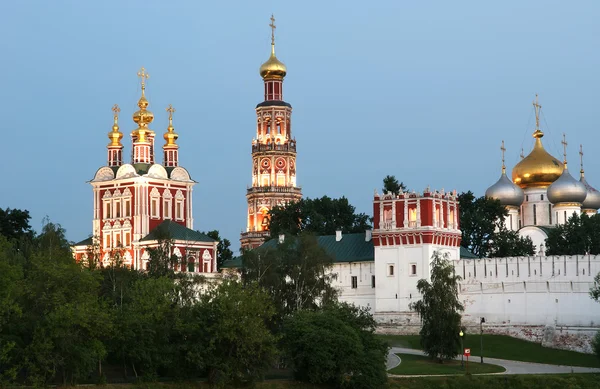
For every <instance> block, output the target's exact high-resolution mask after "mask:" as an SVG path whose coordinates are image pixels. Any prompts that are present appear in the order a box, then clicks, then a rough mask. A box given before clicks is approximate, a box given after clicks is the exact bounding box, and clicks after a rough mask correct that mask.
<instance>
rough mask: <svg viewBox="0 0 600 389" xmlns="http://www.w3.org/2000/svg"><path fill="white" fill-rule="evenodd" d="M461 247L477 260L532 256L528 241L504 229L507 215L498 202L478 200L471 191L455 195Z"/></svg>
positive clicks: (533, 249) (479, 198)
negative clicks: (458, 213) (456, 197)
mask: <svg viewBox="0 0 600 389" xmlns="http://www.w3.org/2000/svg"><path fill="white" fill-rule="evenodd" d="M458 203H459V208H460V230H461V232H462V238H461V246H463V247H465V248H467V249H468V250H469V251H471V252H472V253H473V254H475V255H477V256H478V257H479V258H485V257H514V256H523V255H533V254H534V253H535V247H534V246H533V242H531V239H530V238H523V237H520V236H519V235H518V234H517V233H516V232H514V231H509V230H508V229H506V227H505V226H504V218H505V217H506V216H507V215H508V211H507V210H506V208H504V206H503V205H502V204H500V201H498V200H495V199H492V198H489V197H485V196H482V197H478V198H476V197H475V195H473V193H472V192H471V191H468V192H464V193H461V194H460V195H458Z"/></svg>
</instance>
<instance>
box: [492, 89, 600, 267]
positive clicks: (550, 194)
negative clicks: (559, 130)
mask: <svg viewBox="0 0 600 389" xmlns="http://www.w3.org/2000/svg"><path fill="white" fill-rule="evenodd" d="M533 106H534V108H535V122H536V126H535V131H534V132H533V137H534V138H535V144H534V146H533V150H531V152H530V153H529V155H527V156H526V157H525V156H523V155H521V157H522V159H521V161H520V162H519V163H518V164H517V165H516V166H515V167H514V169H513V171H512V181H511V180H510V179H509V178H508V177H507V175H506V166H505V165H504V151H505V148H504V142H502V147H501V150H502V174H501V175H500V179H498V181H497V182H496V183H495V184H494V185H492V186H490V187H489V188H488V189H487V191H486V192H485V195H486V196H487V197H491V198H494V199H497V200H499V201H500V203H501V204H502V205H503V206H504V207H506V210H507V211H508V216H507V217H506V220H505V223H504V224H505V227H506V228H507V229H509V230H513V231H518V233H519V235H520V236H527V237H530V238H531V240H532V241H533V244H534V245H535V247H536V250H537V253H538V254H540V255H543V254H544V242H545V240H546V238H548V228H552V227H553V226H556V225H559V224H564V223H566V222H567V221H568V219H569V218H570V217H571V216H573V214H577V215H580V214H581V213H587V214H590V215H593V214H595V213H597V212H598V208H600V192H598V191H597V190H596V189H594V188H593V187H592V186H591V185H590V184H588V182H587V181H586V180H585V177H584V171H583V150H582V148H581V146H580V149H579V150H580V151H579V154H580V157H581V169H580V178H579V181H577V180H576V179H575V178H574V177H573V176H572V175H571V173H570V172H569V169H568V167H567V149H566V146H567V141H566V139H565V136H564V134H563V140H562V144H563V146H564V154H563V161H562V163H561V162H560V161H558V160H557V159H556V158H554V157H553V156H552V155H550V154H549V153H548V152H547V151H546V150H545V149H544V146H543V145H542V137H543V136H544V133H543V132H542V131H541V130H540V110H541V106H540V104H539V103H538V100H537V96H536V100H535V101H534V103H533Z"/></svg>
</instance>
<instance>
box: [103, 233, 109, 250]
mask: <svg viewBox="0 0 600 389" xmlns="http://www.w3.org/2000/svg"><path fill="white" fill-rule="evenodd" d="M104 248H106V249H109V248H110V233H108V234H106V235H104Z"/></svg>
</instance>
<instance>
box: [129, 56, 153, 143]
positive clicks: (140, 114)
mask: <svg viewBox="0 0 600 389" xmlns="http://www.w3.org/2000/svg"><path fill="white" fill-rule="evenodd" d="M138 77H140V79H141V81H142V96H141V97H140V99H139V100H138V107H139V108H140V109H139V111H136V112H135V113H134V114H133V121H134V122H135V123H136V124H137V125H138V128H137V129H135V130H134V131H133V132H132V134H131V135H132V136H136V137H137V140H138V142H146V141H147V139H146V136H147V135H149V134H154V132H153V131H152V130H150V129H149V128H148V124H150V123H152V121H153V120H154V114H153V113H152V112H150V111H148V109H147V108H148V100H147V99H146V80H147V79H149V78H150V75H149V74H148V73H147V72H146V69H144V68H141V69H140V71H139V72H138Z"/></svg>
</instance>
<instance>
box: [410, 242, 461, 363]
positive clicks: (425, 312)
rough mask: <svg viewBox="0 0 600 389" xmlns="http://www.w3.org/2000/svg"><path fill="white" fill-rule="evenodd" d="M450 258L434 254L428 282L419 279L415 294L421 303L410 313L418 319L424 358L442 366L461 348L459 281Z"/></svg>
mask: <svg viewBox="0 0 600 389" xmlns="http://www.w3.org/2000/svg"><path fill="white" fill-rule="evenodd" d="M448 258H449V255H448V254H447V253H445V254H444V255H440V253H439V252H438V251H436V252H434V254H433V256H432V261H431V282H430V281H428V280H426V279H420V280H419V281H418V282H417V290H418V291H419V293H420V294H421V295H422V298H421V300H419V301H417V302H415V303H411V304H410V309H412V310H414V311H416V312H417V313H418V314H419V316H420V317H421V323H422V327H421V331H420V333H419V334H420V339H421V346H422V347H423V350H424V351H425V353H426V354H427V355H429V356H430V357H431V358H434V359H438V360H439V361H440V362H442V361H443V360H445V359H452V358H454V357H455V356H456V355H457V354H458V353H457V350H458V349H459V347H460V339H459V335H458V334H459V332H460V319H461V312H462V311H463V310H464V308H463V306H462V304H461V303H460V300H459V299H458V281H459V280H460V276H458V275H455V274H454V267H453V266H452V264H451V263H450V261H449V260H448Z"/></svg>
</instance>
